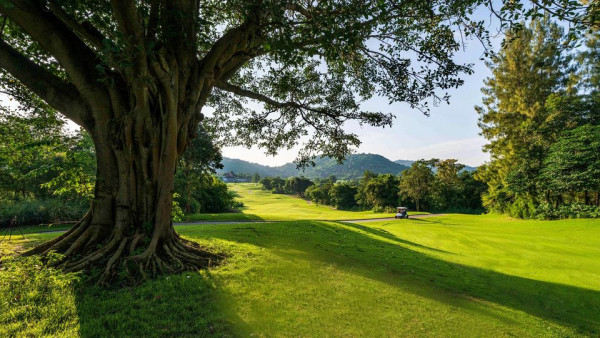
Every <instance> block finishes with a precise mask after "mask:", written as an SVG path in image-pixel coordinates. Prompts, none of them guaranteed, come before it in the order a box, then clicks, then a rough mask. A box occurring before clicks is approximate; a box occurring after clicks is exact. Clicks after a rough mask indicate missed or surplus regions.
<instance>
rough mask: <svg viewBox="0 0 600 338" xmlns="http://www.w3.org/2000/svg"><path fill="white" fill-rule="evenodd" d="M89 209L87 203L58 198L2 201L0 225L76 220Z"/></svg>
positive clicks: (0, 205) (0, 204)
mask: <svg viewBox="0 0 600 338" xmlns="http://www.w3.org/2000/svg"><path fill="white" fill-rule="evenodd" d="M87 209H88V206H87V205H86V204H85V203H76V202H73V201H65V200H62V199H58V198H53V199H52V198H51V199H44V200H35V199H22V200H18V201H3V202H2V203H0V227H8V226H23V225H37V224H42V223H54V222H58V221H76V220H79V219H81V218H82V217H83V215H84V214H85V212H86V211H87Z"/></svg>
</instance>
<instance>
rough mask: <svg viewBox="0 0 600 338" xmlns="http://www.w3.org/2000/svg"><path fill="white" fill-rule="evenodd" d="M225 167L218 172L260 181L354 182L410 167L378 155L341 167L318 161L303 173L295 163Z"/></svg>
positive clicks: (230, 163) (353, 158) (228, 163)
mask: <svg viewBox="0 0 600 338" xmlns="http://www.w3.org/2000/svg"><path fill="white" fill-rule="evenodd" d="M222 163H223V169H221V170H219V171H217V172H219V173H223V172H230V171H233V172H234V173H244V174H254V173H258V174H259V175H260V176H261V177H265V176H271V177H276V176H280V177H290V176H306V177H308V178H325V177H328V176H329V175H335V176H336V177H337V178H338V179H354V178H359V177H360V176H362V174H363V173H364V172H365V170H369V171H371V172H374V173H377V174H394V175H398V174H400V173H401V172H402V171H403V170H405V169H407V168H408V166H405V165H401V164H398V163H394V162H392V161H390V160H388V159H387V158H385V157H383V156H381V155H376V154H352V155H349V156H348V157H346V160H345V161H344V163H343V164H338V163H337V162H336V160H335V159H333V158H330V157H323V158H316V159H315V166H314V167H312V166H309V167H307V168H305V169H304V170H302V169H297V168H296V165H295V164H294V163H286V164H284V165H282V166H278V167H269V166H265V165H260V164H257V163H251V162H247V161H243V160H237V159H231V158H223V162H222Z"/></svg>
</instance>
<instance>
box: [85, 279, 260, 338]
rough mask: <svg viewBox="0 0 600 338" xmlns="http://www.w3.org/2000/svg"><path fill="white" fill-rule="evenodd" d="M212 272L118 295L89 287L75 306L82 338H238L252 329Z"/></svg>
mask: <svg viewBox="0 0 600 338" xmlns="http://www.w3.org/2000/svg"><path fill="white" fill-rule="evenodd" d="M224 294H225V293H223V292H220V291H219V290H218V285H217V283H215V282H214V279H213V278H212V276H211V275H210V272H209V271H202V272H188V273H183V274H179V275H171V276H168V277H162V278H159V279H157V280H152V281H147V282H145V283H143V284H142V285H139V286H137V287H131V288H129V287H128V288H122V289H119V290H111V289H103V288H98V287H87V288H86V287H84V288H81V289H79V290H78V291H77V297H76V303H77V311H78V317H79V325H80V330H79V333H80V335H81V336H82V337H112V336H129V337H155V336H170V337H179V336H190V337H207V336H219V337H236V336H241V335H247V333H248V332H250V331H249V329H248V326H247V324H246V323H245V322H244V321H243V320H242V319H241V318H239V316H237V315H236V313H235V311H234V310H233V308H232V307H231V302H230V301H228V300H227V299H224V298H223V297H224V296H223V295H224Z"/></svg>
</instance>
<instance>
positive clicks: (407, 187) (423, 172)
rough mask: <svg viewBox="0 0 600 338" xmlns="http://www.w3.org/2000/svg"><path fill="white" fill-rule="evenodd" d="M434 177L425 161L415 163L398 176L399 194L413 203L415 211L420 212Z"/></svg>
mask: <svg viewBox="0 0 600 338" xmlns="http://www.w3.org/2000/svg"><path fill="white" fill-rule="evenodd" d="M434 180H435V176H434V175H433V171H432V170H431V168H430V166H429V164H428V163H427V162H426V161H422V160H421V161H417V162H415V163H413V164H412V166H411V167H410V168H408V169H406V170H404V171H403V172H402V174H401V175H400V183H399V188H400V190H399V194H400V195H406V196H408V197H409V198H411V199H412V200H413V201H414V202H415V206H416V208H417V211H420V210H421V205H422V202H423V200H424V199H425V198H426V197H427V196H428V195H429V193H430V192H431V189H432V187H433V184H434Z"/></svg>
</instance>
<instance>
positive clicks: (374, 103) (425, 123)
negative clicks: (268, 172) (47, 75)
mask: <svg viewBox="0 0 600 338" xmlns="http://www.w3.org/2000/svg"><path fill="white" fill-rule="evenodd" d="M487 19H489V18H487ZM499 41H500V39H499V38H497V39H496V41H494V44H495V45H497V44H498V42H499ZM483 52H484V49H483V46H482V45H481V44H480V42H478V41H475V40H467V41H466V46H465V48H464V50H461V51H460V52H458V53H457V54H456V58H455V59H456V60H457V62H459V63H472V64H474V67H473V69H474V74H472V75H464V76H463V79H464V80H465V83H464V85H463V86H462V87H460V88H458V89H454V90H451V91H449V93H450V95H451V99H450V104H446V103H440V105H439V106H438V107H431V115H430V116H429V117H427V116H425V115H423V114H422V113H421V112H420V111H418V110H416V109H410V107H409V106H408V105H405V104H393V105H389V104H388V102H387V99H385V98H377V99H372V100H370V101H368V102H366V103H365V105H364V107H365V108H366V109H367V110H378V111H383V112H391V113H393V114H394V115H396V119H395V121H394V125H393V127H392V128H385V129H381V128H373V127H363V128H361V127H359V126H358V125H357V124H352V123H351V124H348V125H347V128H346V129H347V130H348V131H352V132H354V133H355V134H357V135H358V136H359V138H360V140H361V141H362V145H361V146H360V147H359V148H358V149H356V152H357V153H374V154H380V155H383V156H385V157H387V158H389V159H390V160H392V161H394V160H399V159H403V160H418V159H421V158H425V159H428V158H433V157H436V158H456V159H458V160H459V161H460V162H461V163H464V164H467V165H471V166H478V165H480V164H482V163H483V162H485V161H487V160H488V159H489V155H488V154H487V153H484V152H483V151H482V146H483V145H484V144H485V139H484V138H483V137H481V136H480V135H479V128H478V127H477V118H478V116H477V113H476V112H475V109H474V107H475V106H476V105H480V104H481V98H482V94H481V87H483V81H484V79H485V78H486V77H488V76H489V75H490V71H489V69H488V68H487V67H486V66H485V64H484V62H483V61H481V60H480V58H481V57H482V55H483ZM429 105H430V106H432V105H433V101H432V100H430V101H429ZM297 150H298V148H294V149H291V150H282V151H280V153H279V154H278V155H277V156H266V155H265V154H264V152H263V151H262V150H260V149H257V148H251V149H246V148H242V147H226V148H223V156H225V157H231V158H238V159H242V160H246V161H250V162H256V163H261V164H266V165H271V166H276V165H281V164H284V163H286V162H291V161H293V160H294V159H295V158H296V155H297Z"/></svg>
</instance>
